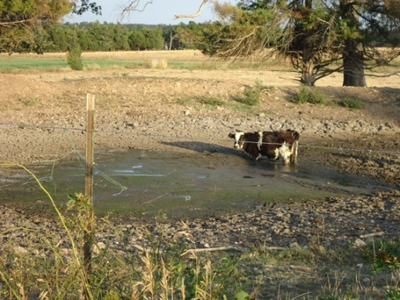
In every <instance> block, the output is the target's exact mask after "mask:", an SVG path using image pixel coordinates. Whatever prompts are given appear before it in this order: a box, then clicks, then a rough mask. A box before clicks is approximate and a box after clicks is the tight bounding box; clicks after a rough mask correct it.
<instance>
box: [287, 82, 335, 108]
mask: <svg viewBox="0 0 400 300" xmlns="http://www.w3.org/2000/svg"><path fill="white" fill-rule="evenodd" d="M291 102H293V103H296V104H303V103H311V104H325V105H326V104H328V103H329V100H328V98H327V97H326V96H325V95H324V94H322V93H321V92H319V91H318V90H316V89H315V88H312V87H308V86H304V85H302V86H301V87H300V91H299V92H298V94H297V95H295V96H294V97H293V98H292V99H291Z"/></svg>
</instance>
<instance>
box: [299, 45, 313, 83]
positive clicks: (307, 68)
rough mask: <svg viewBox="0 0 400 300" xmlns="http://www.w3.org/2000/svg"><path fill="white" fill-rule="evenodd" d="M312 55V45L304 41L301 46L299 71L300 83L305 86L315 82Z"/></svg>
mask: <svg viewBox="0 0 400 300" xmlns="http://www.w3.org/2000/svg"><path fill="white" fill-rule="evenodd" d="M313 57H314V52H313V48H312V45H310V44H309V43H307V42H306V43H305V45H304V48H303V66H302V72H301V83H302V84H304V85H306V86H314V84H315V76H314V62H313Z"/></svg>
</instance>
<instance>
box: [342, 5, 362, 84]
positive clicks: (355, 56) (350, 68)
mask: <svg viewBox="0 0 400 300" xmlns="http://www.w3.org/2000/svg"><path fill="white" fill-rule="evenodd" d="M358 9H359V4H357V2H355V1H352V0H340V10H341V14H342V18H343V19H346V20H347V23H348V26H349V27H353V28H356V29H355V33H356V32H358V31H360V28H361V24H360V20H359V16H358V14H357V10H358ZM344 48H345V49H344V52H343V69H344V72H343V86H366V83H365V74H364V48H363V44H362V43H361V42H360V41H358V40H357V39H356V38H351V37H348V38H347V39H346V41H345V44H344Z"/></svg>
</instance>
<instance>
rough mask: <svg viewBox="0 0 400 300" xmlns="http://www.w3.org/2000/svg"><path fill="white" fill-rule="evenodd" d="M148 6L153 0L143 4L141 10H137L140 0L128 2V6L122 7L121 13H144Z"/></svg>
mask: <svg viewBox="0 0 400 300" xmlns="http://www.w3.org/2000/svg"><path fill="white" fill-rule="evenodd" d="M149 4H153V0H148V1H146V2H145V3H144V5H143V8H138V6H139V5H140V0H133V1H129V4H128V5H127V6H126V7H124V9H123V10H122V13H123V14H124V13H129V12H131V11H138V12H144V11H145V9H146V7H147V5H149Z"/></svg>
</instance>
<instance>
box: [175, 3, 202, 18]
mask: <svg viewBox="0 0 400 300" xmlns="http://www.w3.org/2000/svg"><path fill="white" fill-rule="evenodd" d="M208 1H209V0H203V2H202V3H201V4H200V7H199V10H198V11H197V13H195V14H194V15H175V19H174V20H176V19H182V18H191V19H194V18H197V17H198V16H200V15H201V13H202V11H203V8H204V6H205V5H206V3H207V2H208Z"/></svg>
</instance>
